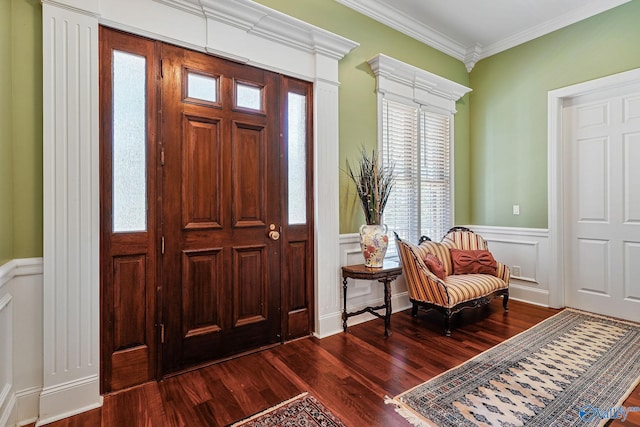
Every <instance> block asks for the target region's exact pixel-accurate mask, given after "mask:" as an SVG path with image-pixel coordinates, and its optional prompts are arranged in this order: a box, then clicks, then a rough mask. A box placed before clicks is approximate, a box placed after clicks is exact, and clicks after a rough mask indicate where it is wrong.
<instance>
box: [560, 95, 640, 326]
mask: <svg viewBox="0 0 640 427" xmlns="http://www.w3.org/2000/svg"><path fill="white" fill-rule="evenodd" d="M563 129H564V141H563V146H564V153H563V158H564V171H565V175H564V180H563V181H564V183H565V185H564V189H563V190H564V203H565V207H566V209H565V212H564V221H565V227H564V229H565V236H564V242H565V245H564V247H565V254H564V256H565V284H566V286H565V291H566V292H565V298H566V305H567V306H569V307H575V308H578V309H583V310H588V311H591V312H596V313H601V314H605V315H610V316H615V317H621V318H625V319H629V320H634V321H640V83H638V84H634V85H627V86H625V87H622V88H617V89H615V90H607V91H601V92H599V93H596V94H590V95H583V96H580V97H576V98H573V99H571V100H569V101H568V102H567V103H566V104H565V109H564V111H563Z"/></svg>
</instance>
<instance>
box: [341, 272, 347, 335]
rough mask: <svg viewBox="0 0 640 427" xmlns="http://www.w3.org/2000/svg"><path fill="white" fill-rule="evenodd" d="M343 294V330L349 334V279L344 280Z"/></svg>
mask: <svg viewBox="0 0 640 427" xmlns="http://www.w3.org/2000/svg"><path fill="white" fill-rule="evenodd" d="M342 293H343V310H342V329H343V330H344V332H347V278H346V277H345V278H344V279H342Z"/></svg>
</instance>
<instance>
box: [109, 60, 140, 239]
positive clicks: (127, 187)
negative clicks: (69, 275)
mask: <svg viewBox="0 0 640 427" xmlns="http://www.w3.org/2000/svg"><path fill="white" fill-rule="evenodd" d="M112 105H113V141H112V143H113V151H112V152H113V232H114V233H118V232H135V231H145V230H146V229H147V182H146V176H147V168H146V141H147V135H146V125H147V118H146V59H145V58H144V57H143V56H139V55H134V54H131V53H127V52H122V51H118V50H114V51H113V104H112Z"/></svg>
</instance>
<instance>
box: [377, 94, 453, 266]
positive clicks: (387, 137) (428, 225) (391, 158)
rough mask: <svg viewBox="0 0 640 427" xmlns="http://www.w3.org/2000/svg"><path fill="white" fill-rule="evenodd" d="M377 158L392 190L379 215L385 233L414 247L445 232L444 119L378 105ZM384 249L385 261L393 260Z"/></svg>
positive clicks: (384, 103)
mask: <svg viewBox="0 0 640 427" xmlns="http://www.w3.org/2000/svg"><path fill="white" fill-rule="evenodd" d="M382 109H383V111H382V121H383V123H382V158H383V162H384V163H386V164H388V165H391V164H393V165H394V172H395V185H394V189H393V191H392V193H391V195H390V197H389V202H388V203H387V207H386V208H385V211H384V223H385V224H387V226H388V227H389V230H390V231H395V232H397V233H398V235H399V236H400V237H401V238H403V239H407V240H409V241H411V242H414V243H417V241H418V239H419V238H420V236H422V235H426V236H429V237H431V238H433V239H434V240H439V239H440V238H441V237H442V236H443V235H444V233H445V232H446V231H447V230H448V229H449V228H450V227H451V174H450V171H451V168H450V162H451V160H450V145H451V142H450V120H451V118H450V116H448V115H443V114H436V113H431V112H427V111H421V110H420V109H418V108H417V107H415V106H411V105H405V104H402V103H398V102H393V101H390V100H388V99H383V100H382ZM395 251H396V248H395V245H389V250H388V252H387V256H389V257H393V256H396V252H395Z"/></svg>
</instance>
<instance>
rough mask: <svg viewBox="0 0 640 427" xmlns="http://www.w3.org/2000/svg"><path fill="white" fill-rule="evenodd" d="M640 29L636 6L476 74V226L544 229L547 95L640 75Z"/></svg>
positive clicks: (505, 55)
mask: <svg viewBox="0 0 640 427" xmlns="http://www.w3.org/2000/svg"><path fill="white" fill-rule="evenodd" d="M639 23H640V1H631V2H629V3H627V4H625V5H622V6H620V7H617V8H615V9H612V10H610V11H608V12H605V13H603V14H600V15H598V16H595V17H593V18H590V19H587V20H585V21H582V22H579V23H576V24H574V25H571V26H569V27H567V28H564V29H561V30H558V31H556V32H554V33H551V34H549V35H547V36H544V37H541V38H539V39H536V40H533V41H531V42H529V43H526V44H524V45H521V46H517V47H515V48H513V49H510V50H508V51H505V52H502V53H500V54H497V55H495V56H492V57H490V58H487V59H484V60H482V61H480V62H479V63H478V64H477V65H476V66H475V68H474V69H473V70H472V71H471V73H470V85H471V86H470V87H471V88H473V92H472V93H471V95H470V98H471V101H470V102H471V115H470V141H471V164H470V167H471V176H472V177H473V179H472V181H471V207H472V208H471V214H470V216H471V223H472V224H483V225H498V226H513V227H540V228H546V227H547V92H548V91H550V90H553V89H557V88H561V87H565V86H570V85H572V84H576V83H580V82H584V81H588V80H593V79H596V78H599V77H603V76H607V75H611V74H615V73H618V72H622V71H626V70H629V69H633V68H637V67H640V49H639V48H638V44H639V43H640V25H639ZM513 204H520V209H521V215H519V216H514V215H512V205H513Z"/></svg>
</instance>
